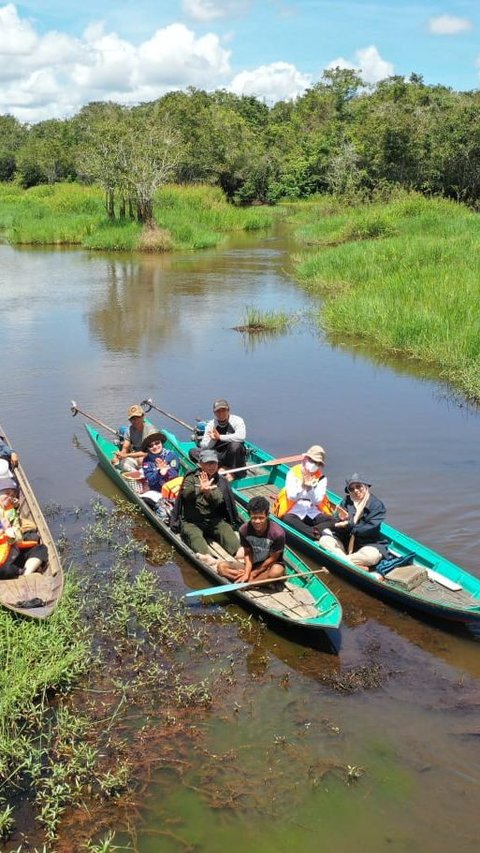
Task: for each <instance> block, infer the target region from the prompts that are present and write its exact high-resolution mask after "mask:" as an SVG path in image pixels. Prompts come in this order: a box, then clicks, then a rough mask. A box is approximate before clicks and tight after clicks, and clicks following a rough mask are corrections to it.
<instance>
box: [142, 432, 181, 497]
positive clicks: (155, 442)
mask: <svg viewBox="0 0 480 853" xmlns="http://www.w3.org/2000/svg"><path fill="white" fill-rule="evenodd" d="M166 440H167V439H166V436H165V434H164V433H163V432H152V433H151V435H147V437H146V438H145V439H144V440H143V442H142V450H143V452H144V453H146V454H147V455H146V456H145V458H144V460H143V463H142V470H143V473H144V476H145V478H146V480H147V482H148V488H149V489H153V490H154V491H156V492H161V491H162V486H163V484H164V483H168V481H169V480H173V478H174V477H178V476H179V465H180V462H179V459H178V456H177V455H176V454H175V453H174V452H173V451H172V450H165V448H164V446H163V445H164V442H165V441H166Z"/></svg>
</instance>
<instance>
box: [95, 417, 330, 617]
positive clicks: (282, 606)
mask: <svg viewBox="0 0 480 853" xmlns="http://www.w3.org/2000/svg"><path fill="white" fill-rule="evenodd" d="M85 429H86V430H87V433H88V435H89V437H90V440H91V442H92V444H93V446H94V448H95V452H96V454H97V456H98V460H99V462H100V465H101V467H102V468H103V470H104V471H105V472H106V473H107V474H108V476H109V477H111V479H112V480H113V481H114V482H115V483H116V484H117V486H118V487H119V488H120V489H121V490H122V491H123V492H124V493H125V494H126V495H127V496H128V497H129V498H130V499H131V500H132V501H133V502H134V503H136V504H137V506H139V507H140V509H141V510H142V512H143V513H144V514H145V516H146V517H147V518H148V520H149V521H150V522H151V523H152V524H153V525H154V526H155V527H156V528H157V529H158V530H159V531H160V532H161V533H162V534H163V535H164V536H165V537H166V538H167V539H169V540H170V542H172V543H173V544H174V545H175V547H176V548H177V549H178V551H179V552H180V553H181V554H183V555H184V556H185V557H186V558H187V559H188V560H190V562H192V563H193V564H194V565H195V566H197V568H199V569H201V571H202V572H204V573H205V574H207V575H209V576H210V577H211V578H212V579H213V580H214V581H215V582H216V583H218V584H219V585H222V584H223V585H228V586H229V587H230V586H231V585H230V582H229V581H227V580H226V579H225V578H222V577H220V576H219V575H218V574H217V572H216V571H215V568H213V567H211V566H207V565H205V563H203V562H202V561H201V560H199V559H198V557H197V556H196V554H195V553H194V552H193V551H192V550H191V549H190V548H189V547H188V546H187V545H186V544H185V542H183V541H182V539H181V538H180V536H179V535H178V534H176V533H174V532H173V531H172V530H171V529H170V527H169V526H168V522H167V521H166V520H165V519H163V518H162V517H160V516H159V515H158V514H157V513H156V512H155V510H154V509H153V508H151V507H150V506H149V505H148V504H147V503H146V501H145V500H143V499H142V496H141V494H139V493H138V492H136V491H134V489H133V488H132V486H130V485H129V483H128V481H127V479H126V478H125V477H124V476H122V474H121V473H120V471H118V469H117V468H115V467H114V466H113V465H112V463H111V461H110V460H111V458H112V456H113V454H114V453H115V451H116V450H117V446H116V445H115V444H113V443H112V442H111V441H109V440H108V439H106V438H104V437H103V436H102V435H101V434H100V433H99V432H97V430H96V429H94V428H93V427H91V426H90V425H89V424H85ZM162 431H163V432H165V433H166V434H167V435H168V436H169V446H170V447H171V448H172V449H175V448H176V447H177V441H176V438H175V436H173V435H172V434H171V433H167V431H166V430H162ZM184 470H186V469H184ZM181 473H182V472H181ZM238 510H239V514H240V516H241V518H242V519H243V520H245V519H246V518H247V514H246V512H245V510H244V509H243V508H242V506H241V505H239V506H238ZM212 555H213V556H215V557H216V556H218V548H217V549H215V548H213V549H212ZM226 556H228V555H226ZM284 559H285V566H286V574H288V575H289V576H290V577H289V579H288V581H286V582H285V583H284V584H283V589H280V590H279V591H273V588H272V587H269V589H268V591H267V588H266V587H265V586H264V587H262V586H258V587H257V588H255V587H254V588H249V589H243V590H241V591H240V590H239V591H238V592H234V593H231V594H234V595H235V596H236V597H237V598H238V599H240V600H241V601H242V602H243V603H244V604H246V605H248V606H249V607H251V608H253V609H255V610H258V611H260V612H261V613H262V614H263V615H266V616H269V617H275V618H276V619H279V620H281V621H282V622H284V623H286V624H288V625H291V626H297V627H302V628H309V629H323V630H325V629H328V628H338V627H339V625H340V622H341V619H342V608H341V605H340V602H339V601H338V599H337V598H336V596H335V595H334V593H333V592H331V590H329V589H328V587H327V586H326V585H325V584H324V583H322V581H321V580H320V578H319V577H318V576H316V575H314V574H311V570H309V568H308V567H307V566H306V564H305V563H304V562H303V561H302V560H301V559H300V558H299V557H298V556H296V555H295V554H294V553H293V552H292V551H290V549H289V548H286V549H285V553H284ZM303 573H305V575H306V576H304V577H298V575H299V574H303Z"/></svg>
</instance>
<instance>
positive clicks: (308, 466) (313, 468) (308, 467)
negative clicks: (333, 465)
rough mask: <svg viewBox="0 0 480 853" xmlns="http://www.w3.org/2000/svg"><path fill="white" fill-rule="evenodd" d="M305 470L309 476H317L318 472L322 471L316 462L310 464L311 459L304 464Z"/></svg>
mask: <svg viewBox="0 0 480 853" xmlns="http://www.w3.org/2000/svg"><path fill="white" fill-rule="evenodd" d="M303 465H304V468H305V470H306V471H308V473H309V474H315V473H316V471H320V465H317V463H316V462H310V459H307V461H306V462H304V463H303Z"/></svg>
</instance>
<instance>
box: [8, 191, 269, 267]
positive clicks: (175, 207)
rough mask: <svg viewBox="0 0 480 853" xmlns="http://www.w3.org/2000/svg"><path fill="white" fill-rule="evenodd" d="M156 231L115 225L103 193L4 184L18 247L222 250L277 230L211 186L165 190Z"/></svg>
mask: <svg viewBox="0 0 480 853" xmlns="http://www.w3.org/2000/svg"><path fill="white" fill-rule="evenodd" d="M154 218H155V222H156V227H155V228H150V227H146V226H142V225H141V224H139V223H138V222H136V221H133V220H131V219H130V218H128V217H126V218H124V219H116V220H113V221H112V220H109V219H108V218H107V216H106V214H105V201H104V195H103V192H102V190H101V189H100V188H98V187H85V186H80V185H78V184H53V185H45V184H42V185H40V186H37V187H31V188H30V189H28V190H23V189H21V188H20V187H18V186H16V185H14V184H10V183H3V184H2V183H0V232H1V233H3V235H4V236H5V238H6V239H7V241H8V242H10V243H12V244H13V245H42V246H46V245H54V246H82V247H83V248H85V249H103V250H116V251H128V252H137V251H138V252H169V251H176V250H188V249H205V248H211V247H214V246H217V245H219V243H221V241H222V240H224V238H225V235H226V234H227V233H231V232H234V231H255V230H259V229H262V228H268V227H270V226H271V225H272V221H273V215H272V212H271V210H270V209H268V208H265V207H251V208H240V207H234V206H233V205H231V204H228V203H227V201H226V199H225V196H224V195H223V193H222V191H221V190H220V189H217V188H215V187H210V186H202V185H197V186H182V187H180V186H174V185H169V186H165V187H163V189H161V190H160V191H159V192H157V194H156V196H155V201H154Z"/></svg>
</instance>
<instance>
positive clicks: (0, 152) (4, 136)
mask: <svg viewBox="0 0 480 853" xmlns="http://www.w3.org/2000/svg"><path fill="white" fill-rule="evenodd" d="M27 133H28V131H27V128H26V127H25V125H22V124H20V122H19V121H18V120H17V119H16V118H14V117H13V116H11V115H1V116H0V181H11V180H12V178H13V177H14V175H15V171H16V167H17V156H18V152H19V150H20V148H21V147H22V145H23V144H24V142H25V139H26V137H27Z"/></svg>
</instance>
